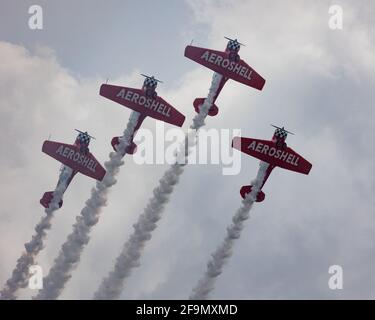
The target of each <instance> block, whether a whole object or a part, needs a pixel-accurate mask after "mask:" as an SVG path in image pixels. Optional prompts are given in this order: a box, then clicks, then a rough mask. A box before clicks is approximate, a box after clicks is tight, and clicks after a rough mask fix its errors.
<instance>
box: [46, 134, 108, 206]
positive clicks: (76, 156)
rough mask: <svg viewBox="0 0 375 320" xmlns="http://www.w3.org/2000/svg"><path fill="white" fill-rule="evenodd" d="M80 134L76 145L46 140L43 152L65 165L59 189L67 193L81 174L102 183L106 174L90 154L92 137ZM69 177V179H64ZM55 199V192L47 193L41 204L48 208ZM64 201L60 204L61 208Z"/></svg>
mask: <svg viewBox="0 0 375 320" xmlns="http://www.w3.org/2000/svg"><path fill="white" fill-rule="evenodd" d="M76 131H78V132H79V134H78V136H77V138H76V140H75V142H74V144H65V143H61V142H55V141H49V140H46V141H44V143H43V147H42V151H43V152H44V153H46V154H48V155H49V156H51V157H52V158H54V159H56V160H57V161H60V162H61V163H62V164H63V165H62V167H61V169H60V176H59V180H58V182H57V187H59V186H60V187H62V188H63V190H64V191H63V192H64V193H65V191H66V189H67V188H68V186H69V184H70V182H71V181H72V179H73V178H74V176H75V175H76V174H77V172H80V173H82V174H84V175H85V176H88V177H90V178H93V179H96V180H99V181H101V180H102V179H103V178H104V175H105V173H106V171H105V169H104V168H103V167H102V166H101V165H100V163H99V162H98V160H96V159H95V157H94V156H93V155H92V154H91V153H90V151H89V147H88V146H89V144H90V140H91V138H93V137H91V136H90V135H89V134H88V133H87V132H82V131H79V130H77V129H76ZM65 175H67V176H68V178H67V179H63V177H64V176H65ZM52 199H53V191H48V192H45V193H44V195H43V197H42V199H40V204H41V205H42V206H43V207H45V208H48V206H49V204H50V202H51V201H52ZM62 204H63V200H62V199H61V201H60V202H59V207H60V208H61V206H62Z"/></svg>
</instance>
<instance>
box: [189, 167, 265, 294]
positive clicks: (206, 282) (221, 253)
mask: <svg viewBox="0 0 375 320" xmlns="http://www.w3.org/2000/svg"><path fill="white" fill-rule="evenodd" d="M267 168H268V163H266V162H263V161H261V162H260V163H259V170H258V174H257V176H256V178H255V180H254V181H252V182H251V185H252V186H253V187H252V190H251V192H250V193H249V194H247V196H246V198H245V199H243V200H242V206H241V207H240V208H239V209H238V210H237V212H236V213H235V215H234V216H233V218H232V222H233V223H232V224H231V225H230V226H229V227H228V228H227V234H226V236H225V239H224V241H223V242H222V243H221V245H220V246H219V247H218V248H217V249H216V250H215V252H214V253H213V254H212V255H211V259H210V260H209V262H208V263H207V269H206V272H205V273H204V275H203V277H202V278H201V279H200V280H199V281H198V284H197V285H196V286H195V287H194V289H193V291H192V293H191V295H190V297H189V299H191V300H205V299H207V298H208V296H209V294H210V292H211V291H212V290H213V289H214V285H215V282H216V279H217V278H218V276H219V275H220V274H221V272H222V270H223V267H224V265H225V264H226V263H227V262H228V260H229V258H230V257H231V255H232V249H233V246H234V242H235V240H236V239H238V238H239V237H240V235H241V231H242V229H243V224H244V222H245V220H247V219H248V218H249V217H250V215H249V212H250V210H251V208H252V206H253V203H254V202H255V199H256V196H257V193H258V191H259V190H260V187H261V185H262V182H263V179H264V177H265V174H266V171H267Z"/></svg>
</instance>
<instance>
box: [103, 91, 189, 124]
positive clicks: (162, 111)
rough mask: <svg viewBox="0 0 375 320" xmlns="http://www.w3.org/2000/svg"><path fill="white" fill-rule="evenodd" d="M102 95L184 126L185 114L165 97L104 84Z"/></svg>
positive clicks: (153, 116) (145, 113) (133, 108)
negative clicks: (149, 96)
mask: <svg viewBox="0 0 375 320" xmlns="http://www.w3.org/2000/svg"><path fill="white" fill-rule="evenodd" d="M100 95H101V96H103V97H106V98H108V99H110V100H112V101H115V102H117V103H119V104H121V105H123V106H125V107H128V108H130V109H132V110H134V111H137V112H139V113H141V114H144V115H146V116H149V117H152V118H154V119H157V120H161V121H164V122H167V123H170V124H174V125H176V126H178V127H182V125H183V123H184V121H185V116H184V115H183V114H182V113H181V112H179V111H178V110H177V109H175V108H174V107H173V106H172V105H170V104H169V103H168V102H166V101H165V100H164V99H163V98H161V97H159V96H157V97H156V98H155V99H152V98H147V97H146V96H145V92H144V91H143V90H140V89H134V88H126V87H120V86H114V85H110V84H102V85H101V87H100Z"/></svg>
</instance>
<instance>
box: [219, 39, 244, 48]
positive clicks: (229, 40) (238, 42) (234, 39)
mask: <svg viewBox="0 0 375 320" xmlns="http://www.w3.org/2000/svg"><path fill="white" fill-rule="evenodd" d="M224 38H225V39H227V40H229V41H237V39H231V38H228V37H224ZM237 43H238V44H239V45H241V46H244V47H246V44H243V43H241V42H238V41H237Z"/></svg>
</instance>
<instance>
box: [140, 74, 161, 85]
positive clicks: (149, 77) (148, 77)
mask: <svg viewBox="0 0 375 320" xmlns="http://www.w3.org/2000/svg"><path fill="white" fill-rule="evenodd" d="M141 76H144V77H145V78H147V79H151V78H153V79H154V80H155V81H157V82H160V83H163V81H161V80H159V79H156V78H155V77H151V76H148V75H145V74H143V73H141Z"/></svg>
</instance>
